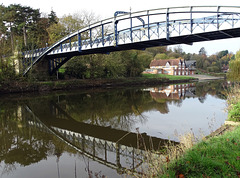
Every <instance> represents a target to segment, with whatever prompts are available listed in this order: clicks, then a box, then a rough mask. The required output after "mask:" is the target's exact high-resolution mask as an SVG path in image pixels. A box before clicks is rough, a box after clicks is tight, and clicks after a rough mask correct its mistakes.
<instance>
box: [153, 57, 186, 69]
mask: <svg viewBox="0 0 240 178" xmlns="http://www.w3.org/2000/svg"><path fill="white" fill-rule="evenodd" d="M167 62H168V63H169V64H170V65H171V66H174V65H175V66H177V65H178V64H179V62H182V60H181V59H180V58H178V59H159V60H156V59H154V60H152V61H151V63H150V67H152V66H165V65H166V64H167Z"/></svg>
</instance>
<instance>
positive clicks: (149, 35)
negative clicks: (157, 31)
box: [147, 10, 150, 40]
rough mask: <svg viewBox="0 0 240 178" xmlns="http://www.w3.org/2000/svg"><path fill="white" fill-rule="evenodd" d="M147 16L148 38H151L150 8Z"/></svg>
mask: <svg viewBox="0 0 240 178" xmlns="http://www.w3.org/2000/svg"><path fill="white" fill-rule="evenodd" d="M147 16H148V40H150V25H149V24H150V17H149V10H148V11H147Z"/></svg>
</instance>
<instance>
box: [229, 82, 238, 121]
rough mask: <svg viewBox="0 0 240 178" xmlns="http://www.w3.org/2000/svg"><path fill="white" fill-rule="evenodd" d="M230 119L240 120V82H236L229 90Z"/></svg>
mask: <svg viewBox="0 0 240 178" xmlns="http://www.w3.org/2000/svg"><path fill="white" fill-rule="evenodd" d="M227 102H228V108H227V110H228V121H237V122H240V84H235V85H234V86H233V87H232V88H230V90H229V92H228V99H227Z"/></svg>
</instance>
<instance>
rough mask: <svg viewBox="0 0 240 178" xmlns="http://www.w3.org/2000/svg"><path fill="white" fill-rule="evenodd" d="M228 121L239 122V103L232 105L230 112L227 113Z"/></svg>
mask: <svg viewBox="0 0 240 178" xmlns="http://www.w3.org/2000/svg"><path fill="white" fill-rule="evenodd" d="M228 120H229V121H235V122H240V101H239V102H238V103H236V104H234V105H233V106H232V108H231V110H230V111H228Z"/></svg>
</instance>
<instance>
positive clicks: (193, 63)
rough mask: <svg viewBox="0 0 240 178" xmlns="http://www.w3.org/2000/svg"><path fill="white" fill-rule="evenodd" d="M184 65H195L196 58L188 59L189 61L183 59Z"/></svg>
mask: <svg viewBox="0 0 240 178" xmlns="http://www.w3.org/2000/svg"><path fill="white" fill-rule="evenodd" d="M185 63H186V66H187V67H189V66H195V65H196V60H190V61H185Z"/></svg>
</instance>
